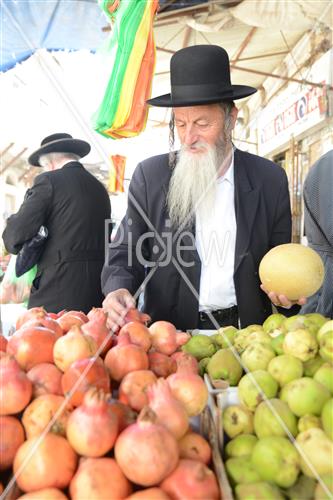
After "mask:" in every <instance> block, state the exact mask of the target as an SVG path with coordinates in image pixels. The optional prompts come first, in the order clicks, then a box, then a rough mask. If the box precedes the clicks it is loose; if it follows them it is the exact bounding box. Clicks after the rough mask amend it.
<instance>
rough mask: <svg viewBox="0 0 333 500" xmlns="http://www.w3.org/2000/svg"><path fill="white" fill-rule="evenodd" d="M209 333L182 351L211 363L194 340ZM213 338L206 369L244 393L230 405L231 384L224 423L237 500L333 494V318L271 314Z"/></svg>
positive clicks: (229, 470)
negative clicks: (256, 321)
mask: <svg viewBox="0 0 333 500" xmlns="http://www.w3.org/2000/svg"><path fill="white" fill-rule="evenodd" d="M232 328H233V327H232ZM227 332H228V333H227ZM202 334H203V333H201V334H199V335H195V336H194V337H193V339H192V340H191V341H190V342H189V343H188V344H186V345H185V346H184V347H183V349H184V350H186V352H188V353H192V354H193V355H194V356H195V357H196V358H197V359H200V360H203V359H205V360H207V352H208V350H207V345H206V344H205V343H204V342H202V341H201V340H199V341H198V342H195V337H197V336H198V337H199V339H200V335H202ZM208 338H209V342H210V345H212V348H211V349H212V350H213V349H214V353H213V354H212V355H210V357H208V361H206V362H205V365H204V366H203V365H201V372H202V373H207V374H208V375H209V377H210V379H211V381H212V383H213V382H214V379H223V380H226V381H228V383H229V385H230V386H234V387H235V390H236V391H237V397H238V401H237V402H236V404H235V401H233V402H232V403H231V402H230V403H228V402H226V401H228V391H229V392H230V394H231V388H230V389H224V395H223V396H224V397H223V398H221V400H220V401H223V403H221V406H220V408H221V418H220V422H219V425H220V426H221V427H223V431H224V443H223V451H222V453H223V458H224V461H225V467H226V471H227V474H228V477H229V481H230V484H231V486H232V487H233V489H234V495H235V498H237V499H238V500H250V499H251V500H252V499H257V498H258V499H259V498H267V499H283V498H289V499H295V500H296V499H297V500H301V499H303V498H304V499H309V500H311V499H315V500H319V499H328V498H332V497H333V483H332V480H331V478H332V477H333V364H332V363H333V320H329V319H328V318H325V317H323V316H321V315H320V314H317V313H314V314H306V315H296V316H292V317H289V318H285V317H284V316H283V315H281V314H272V315H271V316H270V317H268V318H267V319H266V321H265V322H264V323H263V324H262V325H250V326H249V327H247V328H243V329H240V330H236V331H235V330H233V331H232V335H230V330H229V331H228V327H224V328H220V329H219V330H218V331H217V332H216V333H214V334H212V335H209V337H208ZM277 339H278V341H277ZM200 345H203V346H204V349H203V352H202V353H200V352H199V351H198V346H200ZM226 353H228V354H226ZM202 354H204V355H205V356H206V357H205V358H202ZM200 363H201V361H200ZM232 394H233V393H232ZM220 395H221V396H222V393H221V394H220ZM217 401H219V397H217ZM222 435H223V434H222Z"/></svg>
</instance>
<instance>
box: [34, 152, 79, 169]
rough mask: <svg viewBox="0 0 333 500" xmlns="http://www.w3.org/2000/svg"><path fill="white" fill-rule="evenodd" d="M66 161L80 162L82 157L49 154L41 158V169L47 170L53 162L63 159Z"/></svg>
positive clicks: (69, 154) (68, 154) (67, 154)
mask: <svg viewBox="0 0 333 500" xmlns="http://www.w3.org/2000/svg"><path fill="white" fill-rule="evenodd" d="M62 158H63V159H66V160H69V161H78V160H80V156H78V155H76V154H75V153H47V154H45V155H42V156H41V157H40V158H39V164H40V166H41V167H44V168H47V167H48V166H49V165H50V163H52V162H53V161H59V160H61V159H62Z"/></svg>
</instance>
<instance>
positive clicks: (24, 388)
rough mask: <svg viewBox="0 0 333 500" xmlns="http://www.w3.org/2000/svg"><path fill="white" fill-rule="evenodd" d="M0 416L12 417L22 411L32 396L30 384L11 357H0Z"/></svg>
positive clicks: (7, 355)
mask: <svg viewBox="0 0 333 500" xmlns="http://www.w3.org/2000/svg"><path fill="white" fill-rule="evenodd" d="M0 380H1V391H0V415H13V414H15V413H19V412H20V411H22V410H23V408H25V407H26V406H27V404H28V403H29V401H30V399H31V395H32V383H31V382H30V380H29V379H28V377H27V375H26V374H25V373H24V371H22V370H21V368H20V366H19V364H18V363H17V361H16V360H15V358H14V357H13V356H10V355H9V354H4V353H3V354H2V356H1V357H0Z"/></svg>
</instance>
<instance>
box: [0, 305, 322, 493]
mask: <svg viewBox="0 0 333 500" xmlns="http://www.w3.org/2000/svg"><path fill="white" fill-rule="evenodd" d="M148 319H149V317H147V315H145V314H142V313H139V311H136V310H135V309H134V310H131V311H130V312H129V313H128V315H127V316H126V318H125V320H126V323H125V326H124V327H123V328H121V329H120V331H118V332H116V333H112V332H111V331H109V330H108V328H107V326H106V320H107V318H106V314H105V313H104V311H103V310H102V309H100V308H94V309H93V310H92V311H90V312H89V314H88V315H86V314H84V313H82V312H80V311H68V312H67V311H62V312H60V313H58V314H51V313H47V312H46V311H45V310H44V309H43V308H40V307H38V308H33V309H30V310H29V311H27V312H26V313H24V314H23V315H22V316H20V317H19V318H18V319H17V324H16V328H17V329H16V332H15V333H14V334H13V335H12V336H11V337H9V338H8V342H1V352H0V377H1V391H0V427H1V432H0V481H1V483H2V484H3V485H4V495H7V493H8V492H11V487H12V486H13V485H15V487H16V488H18V489H19V493H18V495H17V496H15V498H23V499H37V498H38V499H39V498H40V499H43V500H47V499H55V500H56V499H59V500H60V499H66V498H67V499H72V500H83V499H86V498H87V499H88V498H89V500H102V499H103V500H104V499H110V500H111V499H132V498H133V499H135V498H138V499H139V498H144V499H145V500H149V499H150V498H151V499H154V500H158V499H162V500H163V499H164V500H168V499H186V498H187V499H192V498H196V499H198V500H200V499H202V500H203V499H207V500H208V499H209V500H217V499H219V498H221V497H222V496H223V495H222V493H221V491H220V488H221V487H220V482H219V480H218V478H217V476H216V474H215V471H214V468H215V465H214V460H213V453H212V448H211V445H210V443H209V441H208V440H207V439H206V438H205V437H203V436H202V435H201V434H199V429H198V421H197V420H196V419H197V418H198V417H200V415H201V413H202V411H203V410H204V409H205V408H206V405H207V401H208V389H207V386H206V384H205V382H204V380H203V379H202V377H201V376H200V375H199V364H198V361H197V359H196V358H195V357H193V356H192V355H191V354H189V353H186V352H183V351H182V350H181V346H182V345H184V344H185V343H186V342H187V341H189V340H190V338H191V336H190V334H188V333H184V332H178V331H177V330H176V328H175V327H174V326H173V325H172V324H171V323H168V322H166V321H158V322H156V323H153V324H152V325H151V326H150V327H149V328H148V327H147V326H146V321H147V320H148ZM214 352H215V348H214ZM211 353H212V352H211ZM227 357H228V356H227V355H226V359H227ZM230 369H231V368H230ZM318 383H319V382H318ZM194 424H195V425H194Z"/></svg>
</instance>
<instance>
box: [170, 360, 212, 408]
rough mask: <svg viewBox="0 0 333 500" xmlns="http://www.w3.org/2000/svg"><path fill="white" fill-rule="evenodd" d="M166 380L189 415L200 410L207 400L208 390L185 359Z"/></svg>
mask: <svg viewBox="0 0 333 500" xmlns="http://www.w3.org/2000/svg"><path fill="white" fill-rule="evenodd" d="M167 381H168V383H169V385H170V387H171V391H172V393H173V395H174V396H175V397H176V398H177V399H178V400H179V401H180V402H181V403H183V405H184V406H185V408H186V411H187V414H188V415H189V416H190V417H194V416H195V415H199V413H201V412H202V410H203V409H204V408H205V406H206V404H207V401H208V390H207V387H206V384H205V382H204V381H203V380H202V378H201V377H200V376H199V375H196V374H195V373H193V369H192V368H191V366H190V365H189V364H188V362H187V361H185V362H181V363H180V365H179V367H178V370H177V371H176V373H173V374H172V375H169V377H168V378H167Z"/></svg>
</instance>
